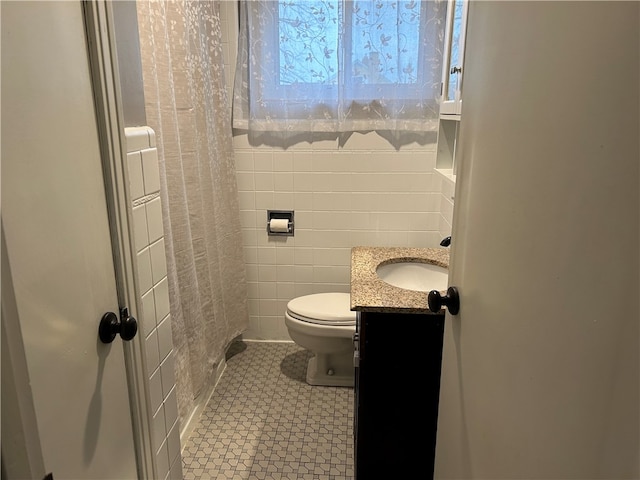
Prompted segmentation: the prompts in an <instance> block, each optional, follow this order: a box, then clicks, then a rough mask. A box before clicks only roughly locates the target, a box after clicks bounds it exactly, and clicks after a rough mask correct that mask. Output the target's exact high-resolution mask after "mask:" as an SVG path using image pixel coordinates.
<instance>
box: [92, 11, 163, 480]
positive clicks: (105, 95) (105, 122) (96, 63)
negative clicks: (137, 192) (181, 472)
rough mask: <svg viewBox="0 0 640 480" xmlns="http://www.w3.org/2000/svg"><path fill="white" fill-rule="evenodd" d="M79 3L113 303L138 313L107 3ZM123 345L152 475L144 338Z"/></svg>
mask: <svg viewBox="0 0 640 480" xmlns="http://www.w3.org/2000/svg"><path fill="white" fill-rule="evenodd" d="M82 7H83V13H84V23H85V30H86V35H87V44H88V59H89V68H90V72H91V81H92V85H93V98H94V103H95V109H96V122H97V127H98V135H99V141H100V151H101V156H102V169H103V176H104V184H105V193H106V201H107V212H108V217H109V230H110V232H111V248H112V251H113V263H114V269H115V276H116V291H117V295H118V304H119V306H120V308H123V307H128V308H129V311H130V314H131V315H133V316H134V317H136V318H139V317H140V312H141V311H142V308H141V306H140V301H139V299H140V298H141V297H140V292H139V291H138V286H137V283H136V275H137V272H136V267H137V263H136V261H135V258H136V257H135V254H134V252H135V248H134V244H133V242H134V236H133V212H132V209H131V205H132V203H131V196H130V193H129V187H128V185H129V180H128V169H127V167H126V158H127V153H126V152H127V148H126V139H125V136H124V128H125V124H124V116H123V106H122V94H121V92H120V80H119V79H120V76H119V72H118V59H117V54H116V46H115V45H116V43H115V27H114V16H113V7H112V5H111V3H110V2H109V1H105V0H85V1H82ZM96 327H97V326H96ZM123 346H124V357H125V366H126V375H127V386H128V390H129V405H130V410H131V421H132V427H133V437H134V438H133V442H134V445H135V448H136V463H137V468H138V477H139V478H141V479H145V478H156V470H157V469H156V465H155V455H154V452H153V446H152V415H151V414H152V412H151V403H150V393H149V382H148V375H147V369H146V353H145V343H144V339H143V338H142V335H140V334H139V335H136V336H135V337H134V338H133V339H132V340H131V341H128V342H123Z"/></svg>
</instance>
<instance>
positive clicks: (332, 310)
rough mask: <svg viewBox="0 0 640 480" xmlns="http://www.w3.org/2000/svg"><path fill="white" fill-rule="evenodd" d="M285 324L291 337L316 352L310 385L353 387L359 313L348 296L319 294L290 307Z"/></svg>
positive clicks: (309, 370) (299, 299)
mask: <svg viewBox="0 0 640 480" xmlns="http://www.w3.org/2000/svg"><path fill="white" fill-rule="evenodd" d="M284 318H285V320H284V323H285V325H286V326H287V330H288V331H289V336H290V337H291V339H292V340H293V341H294V342H295V343H296V344H298V345H300V346H301V347H303V348H306V349H307V350H309V351H311V353H313V357H311V358H310V359H309V365H308V366H307V383H308V384H310V385H323V386H335V387H353V385H354V378H355V375H354V372H355V370H354V365H353V352H354V346H353V334H354V333H355V331H356V312H352V311H351V298H350V295H349V294H348V293H315V294H312V295H305V296H302V297H297V298H294V299H293V300H291V301H289V303H288V304H287V311H286V313H285V317H284Z"/></svg>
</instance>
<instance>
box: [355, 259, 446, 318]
mask: <svg viewBox="0 0 640 480" xmlns="http://www.w3.org/2000/svg"><path fill="white" fill-rule="evenodd" d="M406 261H414V262H422V263H432V264H434V265H438V266H440V267H444V268H449V249H446V248H404V247H353V248H352V249H351V310H355V311H360V312H390V313H394V312H395V313H426V312H429V306H428V304H427V292H416V291H413V290H405V289H404V288H398V287H394V286H393V285H389V284H388V283H386V282H384V281H382V280H381V279H380V278H379V277H378V275H377V273H376V268H378V266H379V265H381V264H386V263H394V262H406Z"/></svg>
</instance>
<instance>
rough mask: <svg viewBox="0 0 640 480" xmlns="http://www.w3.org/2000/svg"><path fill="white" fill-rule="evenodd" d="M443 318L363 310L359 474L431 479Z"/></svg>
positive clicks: (363, 479)
mask: <svg viewBox="0 0 640 480" xmlns="http://www.w3.org/2000/svg"><path fill="white" fill-rule="evenodd" d="M425 295H426V294H425ZM444 319H445V315H444V313H437V314H434V313H386V312H367V311H359V312H358V320H357V324H356V339H355V347H356V358H357V361H356V383H355V415H354V447H355V478H356V480H369V479H379V478H388V479H391V478H397V479H420V480H426V479H432V478H433V469H434V460H435V444H436V429H437V419H438V402H439V394H440V371H441V365H442V343H443V333H444Z"/></svg>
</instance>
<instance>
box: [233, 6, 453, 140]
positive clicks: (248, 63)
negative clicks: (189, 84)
mask: <svg viewBox="0 0 640 480" xmlns="http://www.w3.org/2000/svg"><path fill="white" fill-rule="evenodd" d="M445 14H446V2H445V1H433V0H432V1H419V0H409V1H386V0H366V1H365V0H356V1H345V0H266V1H265V0H241V1H240V18H241V21H240V38H239V51H238V63H237V71H236V80H235V86H234V90H235V91H234V105H233V116H234V119H233V125H234V127H235V128H237V129H244V130H248V131H254V132H255V131H257V132H281V133H287V132H290V133H292V134H295V133H299V132H354V131H371V130H376V131H395V132H401V131H408V132H433V131H435V130H436V128H437V116H438V102H437V100H438V96H439V95H440V82H441V75H442V45H443V39H444V25H445Z"/></svg>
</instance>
